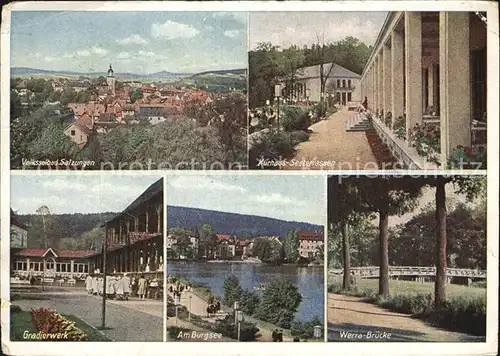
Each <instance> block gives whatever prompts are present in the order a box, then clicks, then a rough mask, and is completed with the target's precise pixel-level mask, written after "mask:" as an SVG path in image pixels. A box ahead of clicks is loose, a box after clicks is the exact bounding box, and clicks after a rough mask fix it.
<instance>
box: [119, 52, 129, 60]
mask: <svg viewBox="0 0 500 356" xmlns="http://www.w3.org/2000/svg"><path fill="white" fill-rule="evenodd" d="M116 58H117V59H128V58H130V53H128V52H120V53H118V55H117V56H116Z"/></svg>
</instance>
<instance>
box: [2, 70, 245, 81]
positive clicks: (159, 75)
mask: <svg viewBox="0 0 500 356" xmlns="http://www.w3.org/2000/svg"><path fill="white" fill-rule="evenodd" d="M245 73H246V69H230V70H217V71H208V72H202V73H196V74H193V73H175V72H168V71H161V72H156V73H148V74H144V73H115V76H116V77H118V78H124V79H132V78H171V77H191V78H198V77H201V76H207V75H227V74H232V75H244V74H245ZM10 75H11V76H25V75H51V76H71V77H80V76H83V77H99V76H104V77H105V76H106V75H107V72H92V73H89V72H86V73H84V72H72V71H53V70H45V69H36V68H28V67H13V68H11V70H10Z"/></svg>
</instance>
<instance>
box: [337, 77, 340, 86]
mask: <svg viewBox="0 0 500 356" xmlns="http://www.w3.org/2000/svg"><path fill="white" fill-rule="evenodd" d="M337 88H340V79H337Z"/></svg>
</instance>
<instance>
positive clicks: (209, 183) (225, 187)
mask: <svg viewBox="0 0 500 356" xmlns="http://www.w3.org/2000/svg"><path fill="white" fill-rule="evenodd" d="M216 179H217V178H216ZM167 184H168V185H170V186H172V187H173V188H176V189H187V190H193V189H196V190H204V191H209V192H212V193H213V192H214V191H220V192H233V193H241V194H243V193H246V189H245V188H243V187H240V186H238V185H234V184H227V183H225V182H224V183H223V182H220V181H218V180H212V179H210V178H208V177H202V176H200V177H195V176H189V177H182V178H181V177H175V178H171V179H169V180H167Z"/></svg>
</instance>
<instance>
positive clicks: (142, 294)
mask: <svg viewBox="0 0 500 356" xmlns="http://www.w3.org/2000/svg"><path fill="white" fill-rule="evenodd" d="M137 294H139V299H142V300H144V299H146V279H145V278H144V275H143V274H141V278H139V290H138V291H137Z"/></svg>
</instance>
